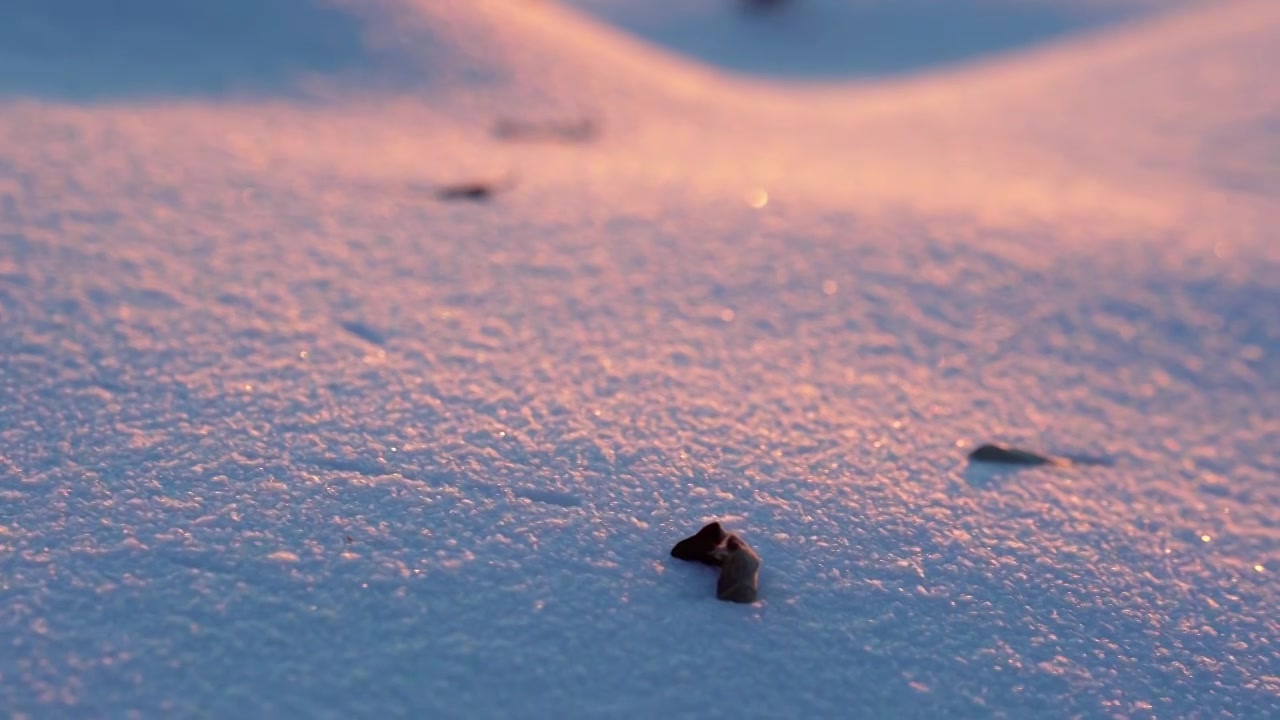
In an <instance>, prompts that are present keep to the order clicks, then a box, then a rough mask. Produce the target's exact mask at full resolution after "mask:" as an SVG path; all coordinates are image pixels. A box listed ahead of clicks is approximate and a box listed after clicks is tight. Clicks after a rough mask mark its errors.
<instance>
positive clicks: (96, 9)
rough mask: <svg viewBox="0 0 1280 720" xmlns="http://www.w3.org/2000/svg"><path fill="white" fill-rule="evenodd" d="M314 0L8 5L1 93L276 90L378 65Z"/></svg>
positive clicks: (35, 1)
mask: <svg viewBox="0 0 1280 720" xmlns="http://www.w3.org/2000/svg"><path fill="white" fill-rule="evenodd" d="M362 32H363V26H362V23H361V22H360V21H359V20H358V19H357V18H356V17H355V16H354V15H352V14H350V13H347V12H344V11H341V10H338V9H337V8H335V7H333V6H331V5H329V4H326V3H324V2H317V1H316V0H216V1H213V2H205V1H204V0H111V1H109V2H108V1H103V2H86V1H85V0H5V2H4V8H3V10H2V11H0V94H19V95H36V96H42V97H63V98H70V99H95V98H104V97H116V96H126V97H133V96H140V95H142V96H146V95H157V94H161V95H175V94H176V95H184V96H188V95H206V94H225V93H229V92H233V93H238V92H259V91H278V90H280V89H285V88H288V87H289V86H290V85H291V84H292V83H293V82H294V81H296V80H297V79H299V78H300V77H302V76H304V75H311V74H333V73H341V72H360V71H366V72H368V71H370V70H371V69H372V68H373V67H374V66H375V65H377V64H379V63H380V62H382V60H383V59H380V58H379V57H378V56H377V54H376V53H375V52H373V51H370V50H369V49H368V48H367V46H366V43H365V42H364V39H363V37H362Z"/></svg>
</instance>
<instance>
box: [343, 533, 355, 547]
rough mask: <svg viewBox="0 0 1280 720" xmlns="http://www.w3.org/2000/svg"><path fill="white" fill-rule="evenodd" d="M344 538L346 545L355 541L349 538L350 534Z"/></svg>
mask: <svg viewBox="0 0 1280 720" xmlns="http://www.w3.org/2000/svg"><path fill="white" fill-rule="evenodd" d="M344 540H346V543H347V544H348V545H350V544H351V543H353V542H355V541H354V540H352V539H351V536H350V535H348V536H346V537H345V538H344Z"/></svg>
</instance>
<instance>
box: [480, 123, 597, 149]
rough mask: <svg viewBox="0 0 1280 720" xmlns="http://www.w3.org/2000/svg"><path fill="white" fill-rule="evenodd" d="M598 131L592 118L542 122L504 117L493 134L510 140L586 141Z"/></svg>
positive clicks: (495, 126)
mask: <svg viewBox="0 0 1280 720" xmlns="http://www.w3.org/2000/svg"><path fill="white" fill-rule="evenodd" d="M598 131H599V129H598V128H597V127H596V123H595V122H594V121H592V120H591V119H590V118H583V119H581V120H573V121H568V122H541V123H539V122H528V121H522V120H511V119H502V120H499V121H498V122H496V123H494V126H493V136H494V137H495V138H498V139H499V140H506V141H508V142H553V143H554V142H559V143H585V142H589V141H591V140H594V139H595V137H596V133H597V132H598Z"/></svg>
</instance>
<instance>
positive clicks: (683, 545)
mask: <svg viewBox="0 0 1280 720" xmlns="http://www.w3.org/2000/svg"><path fill="white" fill-rule="evenodd" d="M724 538H725V532H724V528H722V527H720V523H718V522H713V523H711V524H710V525H707V526H706V527H704V528H702V529H701V530H699V531H698V533H697V534H696V535H693V536H692V537H687V538H685V539H683V540H681V541H680V542H678V543H676V546H675V547H673V548H671V557H674V558H679V559H681V560H688V561H689V562H700V563H703V564H705V565H715V566H719V565H720V564H721V558H720V556H719V555H717V553H716V551H717V550H718V549H719V548H720V544H721V543H723V542H724Z"/></svg>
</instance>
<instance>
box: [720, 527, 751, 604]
mask: <svg viewBox="0 0 1280 720" xmlns="http://www.w3.org/2000/svg"><path fill="white" fill-rule="evenodd" d="M717 554H718V555H720V557H721V558H722V562H721V564H720V577H719V579H717V580H716V597H717V598H719V599H720V600H725V601H728V602H736V603H753V602H755V601H756V599H757V598H758V597H759V587H760V556H759V555H756V553H755V551H754V550H752V549H751V548H750V547H748V546H747V544H746V543H744V542H742V539H741V538H739V537H738V536H737V535H730V536H729V538H728V539H727V540H725V544H724V549H723V550H721V551H718V552H717Z"/></svg>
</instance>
